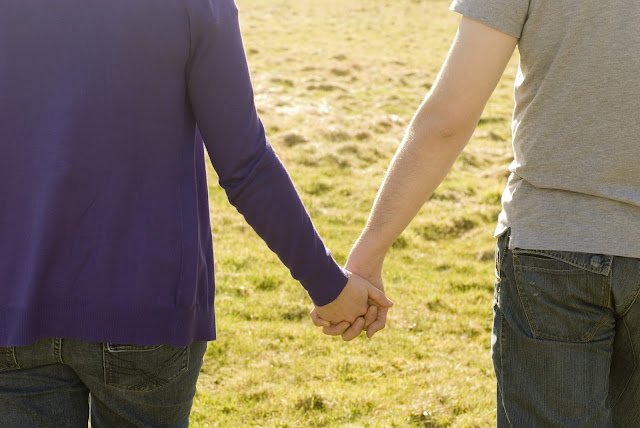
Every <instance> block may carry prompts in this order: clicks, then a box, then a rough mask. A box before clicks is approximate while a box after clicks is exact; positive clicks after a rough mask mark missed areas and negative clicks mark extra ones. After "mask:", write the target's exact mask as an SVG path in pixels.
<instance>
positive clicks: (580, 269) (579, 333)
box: [513, 249, 614, 342]
mask: <svg viewBox="0 0 640 428" xmlns="http://www.w3.org/2000/svg"><path fill="white" fill-rule="evenodd" d="M612 259H613V258H612V257H611V256H605V255H599V254H587V253H576V252H567V251H545V250H522V249H514V250H513V261H514V270H515V280H516V286H517V289H518V294H519V295H520V300H521V301H522V305H523V307H524V311H525V314H526V317H527V320H528V322H529V326H530V328H531V332H532V334H533V336H534V337H535V338H537V339H547V340H557V341H564V342H588V341H591V340H594V337H595V335H596V333H597V332H598V330H599V329H600V328H601V327H603V326H605V325H606V324H608V323H613V322H614V316H613V311H612V309H611V304H610V296H611V281H610V275H609V274H610V271H611V263H612Z"/></svg>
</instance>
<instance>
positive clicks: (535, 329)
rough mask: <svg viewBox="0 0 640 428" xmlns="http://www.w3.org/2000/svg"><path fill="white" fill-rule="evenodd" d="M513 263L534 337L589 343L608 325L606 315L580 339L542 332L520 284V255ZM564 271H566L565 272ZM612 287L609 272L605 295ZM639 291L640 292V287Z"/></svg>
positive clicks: (518, 287)
mask: <svg viewBox="0 0 640 428" xmlns="http://www.w3.org/2000/svg"><path fill="white" fill-rule="evenodd" d="M513 265H514V269H513V270H514V277H515V280H516V288H517V290H518V296H519V297H520V301H521V302H522V306H523V308H524V314H525V317H526V318H527V321H528V323H529V328H530V329H531V333H532V335H533V337H534V338H536V339H540V340H552V341H564V342H571V343H587V342H590V341H591V340H592V339H593V337H594V336H595V335H596V333H597V332H598V330H600V328H602V327H603V326H605V325H607V323H608V319H607V317H604V318H603V319H602V320H601V321H600V322H598V323H597V324H596V325H595V326H593V327H592V328H591V329H590V330H589V331H588V332H587V333H585V334H584V335H582V336H581V337H580V338H579V339H576V338H574V337H568V336H560V335H554V334H547V333H543V334H540V332H539V331H538V327H537V324H536V322H535V320H534V318H533V311H532V310H531V304H530V303H529V300H528V299H527V296H526V294H525V293H524V291H522V287H521V285H520V284H521V280H520V275H519V273H520V269H521V267H520V263H519V262H518V255H517V254H515V253H514V254H513ZM527 269H528V270H534V268H531V267H527ZM537 270H538V271H542V272H547V271H548V272H554V271H553V270H550V269H542V268H539V269H537ZM563 273H566V272H563ZM610 288H611V275H610V274H609V275H608V283H607V285H605V287H604V290H603V294H604V295H605V296H607V295H608V293H607V290H608V289H609V290H610ZM638 291H639V292H640V289H639V290H638ZM636 297H637V295H636ZM634 300H635V299H634ZM600 306H601V307H603V308H605V309H611V308H610V307H609V304H606V305H602V304H601V305H600Z"/></svg>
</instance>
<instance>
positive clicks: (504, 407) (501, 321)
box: [498, 308, 513, 427]
mask: <svg viewBox="0 0 640 428" xmlns="http://www.w3.org/2000/svg"><path fill="white" fill-rule="evenodd" d="M498 309H500V308H498ZM504 327H505V321H504V314H503V313H502V311H500V366H501V367H500V388H501V389H502V394H501V398H502V403H501V404H502V412H503V413H504V417H505V418H507V422H508V423H509V426H511V427H513V424H512V423H511V420H510V419H509V414H508V413H507V406H505V404H504V395H505V394H504V379H503V377H504V360H503V358H502V356H503V355H504V353H503V351H502V344H503V343H504V341H505V333H504ZM508 328H511V326H508Z"/></svg>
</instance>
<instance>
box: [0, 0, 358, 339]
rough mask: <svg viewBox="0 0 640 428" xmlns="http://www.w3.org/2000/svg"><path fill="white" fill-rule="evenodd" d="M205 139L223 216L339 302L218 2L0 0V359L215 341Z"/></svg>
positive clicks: (320, 296)
mask: <svg viewBox="0 0 640 428" xmlns="http://www.w3.org/2000/svg"><path fill="white" fill-rule="evenodd" d="M198 130H199V131H198ZM200 135H202V137H200ZM203 139H204V145H206V148H207V151H208V153H209V156H210V159H211V161H212V163H213V166H214V168H215V170H216V171H217V173H218V175H219V177H220V185H221V186H222V187H223V188H224V189H225V191H226V193H227V196H228V198H229V201H230V202H231V203H232V204H233V205H234V206H235V207H236V208H237V209H238V211H239V212H240V213H242V214H243V215H244V217H245V219H246V220H247V222H248V223H249V224H250V225H251V226H252V227H253V228H254V229H255V230H256V232H257V233H258V234H259V235H260V236H261V237H262V238H263V239H264V240H265V241H266V243H267V244H268V245H269V247H270V248H271V249H272V250H273V251H274V252H275V253H276V254H277V255H278V256H279V257H280V259H281V260H282V261H283V263H284V264H285V265H286V266H287V267H288V268H289V269H290V271H291V274H292V276H293V277H294V278H296V279H297V280H299V281H300V282H301V283H302V285H303V286H304V287H305V288H306V289H307V291H308V292H309V295H310V296H311V298H312V299H313V301H314V303H315V304H317V305H323V304H326V303H329V302H331V301H332V300H333V299H335V297H337V295H338V294H339V293H340V292H341V291H342V288H343V287H344V285H345V284H346V275H345V272H344V271H343V270H342V269H341V268H340V267H339V266H338V265H337V264H336V263H335V261H334V260H333V258H332V257H331V255H330V253H329V251H328V250H327V249H326V248H325V246H324V244H323V242H322V240H321V239H320V237H319V236H318V234H317V232H316V230H315V229H314V227H313V224H312V223H311V220H310V219H309V216H308V214H307V212H306V210H305V208H304V206H303V205H302V202H301V201H300V198H299V196H298V194H297V192H296V191H295V188H294V187H293V184H292V183H291V180H290V178H289V175H288V174H287V172H286V171H285V169H284V167H283V166H282V164H281V163H280V161H279V160H278V158H277V156H276V155H275V153H274V152H273V150H272V149H271V147H270V145H269V143H268V142H267V139H266V138H265V134H264V128H263V126H262V124H261V122H260V119H259V118H258V115H257V113H256V109H255V105H254V99H253V90H252V87H251V82H250V79H249V71H248V68H247V63H246V59H245V54H244V49H243V46H242V40H241V36H240V31H239V26H238V17H237V9H236V6H235V4H234V3H233V1H232V0H164V1H157V0H136V1H131V0H109V1H95V0H89V1H87V0H56V1H55V2H52V1H48V0H19V1H9V0H0V148H1V150H0V346H18V345H26V344H29V343H32V342H33V341H35V340H37V339H40V338H45V337H66V338H76V339H81V340H89V341H97V342H118V343H138V344H144V345H155V344H170V345H174V346H183V345H187V344H189V343H191V342H192V341H194V340H212V339H214V338H215V316H214V274H213V250H212V243H211V229H210V220H209V206H208V195H207V182H206V176H205V158H204V155H205V152H204V147H203ZM256 268H258V267H256Z"/></svg>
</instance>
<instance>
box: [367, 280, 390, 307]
mask: <svg viewBox="0 0 640 428" xmlns="http://www.w3.org/2000/svg"><path fill="white" fill-rule="evenodd" d="M367 292H368V293H369V299H371V300H373V302H374V303H375V304H376V305H378V306H380V307H391V306H393V302H392V301H391V300H389V299H387V296H385V295H384V293H383V292H382V291H380V289H378V288H377V287H376V286H374V285H372V284H371V283H369V282H368V281H367Z"/></svg>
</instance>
